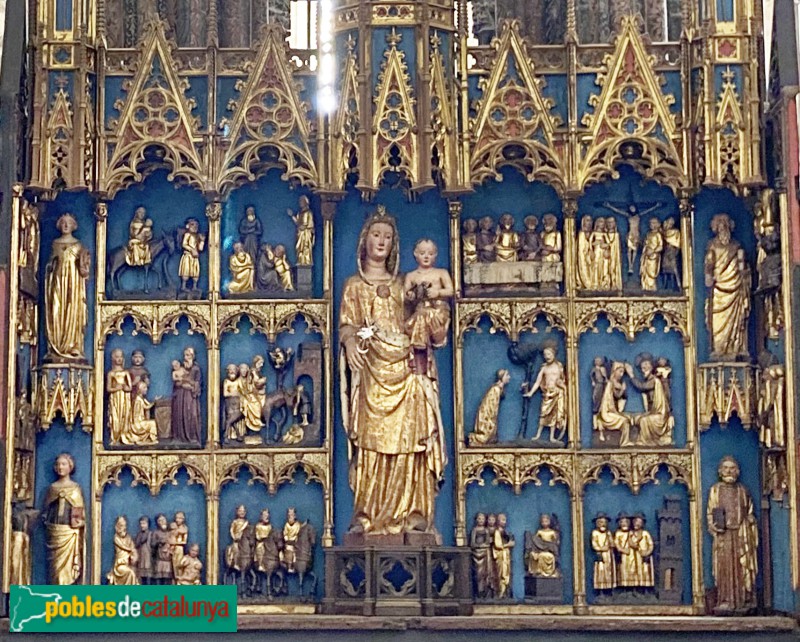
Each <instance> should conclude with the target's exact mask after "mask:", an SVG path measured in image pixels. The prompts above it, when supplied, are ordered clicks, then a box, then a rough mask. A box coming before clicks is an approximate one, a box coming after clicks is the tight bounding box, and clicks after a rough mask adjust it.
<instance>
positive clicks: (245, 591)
mask: <svg viewBox="0 0 800 642" xmlns="http://www.w3.org/2000/svg"><path fill="white" fill-rule="evenodd" d="M226 556H227V551H226ZM225 561H226V564H225V574H224V575H223V577H222V583H223V584H229V585H230V584H233V585H235V586H236V592H237V594H238V595H239V597H246V596H247V595H249V593H250V591H251V590H252V587H253V584H252V582H248V581H247V580H248V578H250V577H252V575H253V566H254V563H253V560H252V559H249V560H247V562H246V563H245V564H243V563H242V560H241V559H240V560H237V562H238V564H239V567H240V568H237V567H236V565H235V564H234V563H231V560H227V559H226V560H225Z"/></svg>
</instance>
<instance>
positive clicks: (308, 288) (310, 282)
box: [292, 265, 314, 297]
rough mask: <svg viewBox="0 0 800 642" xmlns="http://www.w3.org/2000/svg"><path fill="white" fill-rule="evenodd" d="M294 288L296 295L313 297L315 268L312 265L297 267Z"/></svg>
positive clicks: (294, 268)
mask: <svg viewBox="0 0 800 642" xmlns="http://www.w3.org/2000/svg"><path fill="white" fill-rule="evenodd" d="M292 269H293V270H294V288H295V290H296V291H297V292H296V294H298V295H299V296H302V297H311V296H312V293H313V290H314V267H313V266H312V265H295V266H294V267H293V268H292Z"/></svg>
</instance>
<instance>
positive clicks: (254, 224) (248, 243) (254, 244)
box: [239, 207, 263, 263]
mask: <svg viewBox="0 0 800 642" xmlns="http://www.w3.org/2000/svg"><path fill="white" fill-rule="evenodd" d="M262 233H263V230H262V227H261V221H259V220H258V218H257V217H256V210H255V208H253V207H248V208H247V210H245V213H244V216H243V217H242V220H241V221H239V234H240V235H241V238H242V244H243V245H244V251H245V252H247V253H248V254H249V255H250V256H252V257H253V263H255V262H256V261H257V260H258V246H259V244H260V243H261V234H262Z"/></svg>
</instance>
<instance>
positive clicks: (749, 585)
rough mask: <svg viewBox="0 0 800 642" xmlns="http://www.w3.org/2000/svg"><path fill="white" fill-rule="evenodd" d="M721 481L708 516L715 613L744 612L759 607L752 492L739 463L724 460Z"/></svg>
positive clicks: (710, 495) (710, 494)
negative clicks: (711, 541) (745, 484)
mask: <svg viewBox="0 0 800 642" xmlns="http://www.w3.org/2000/svg"><path fill="white" fill-rule="evenodd" d="M717 474H718V475H719V481H718V482H717V483H716V484H714V485H713V486H712V487H711V490H710V491H709V492H708V506H707V509H706V517H707V521H708V532H709V533H711V537H712V538H713V540H714V543H713V544H712V547H711V554H712V572H713V574H714V587H715V588H716V605H715V607H714V612H715V613H745V612H747V611H749V610H750V609H753V608H755V607H756V575H757V573H758V524H757V523H756V518H755V515H754V513H753V500H752V499H751V497H750V493H749V492H748V491H747V489H746V488H745V487H744V485H743V484H741V483H739V464H738V463H737V462H736V460H735V459H734V458H733V457H723V458H722V461H720V463H719V468H718V469H717Z"/></svg>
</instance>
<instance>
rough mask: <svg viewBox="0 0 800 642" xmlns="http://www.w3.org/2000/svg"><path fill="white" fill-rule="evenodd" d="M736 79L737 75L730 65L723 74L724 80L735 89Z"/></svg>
mask: <svg viewBox="0 0 800 642" xmlns="http://www.w3.org/2000/svg"><path fill="white" fill-rule="evenodd" d="M735 79H736V73H735V72H734V71H733V70H732V69H731V68H730V65H728V66H727V67H725V71H723V72H722V80H723V81H724V83H725V84H726V85H729V86H731V87H734V86H735V85H734V83H733V81H734V80H735Z"/></svg>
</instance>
